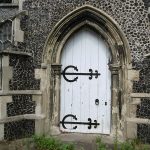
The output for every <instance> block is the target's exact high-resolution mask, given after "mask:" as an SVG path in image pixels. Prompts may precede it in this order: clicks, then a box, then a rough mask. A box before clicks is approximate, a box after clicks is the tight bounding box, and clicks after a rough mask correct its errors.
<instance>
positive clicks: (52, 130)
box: [42, 5, 131, 138]
mask: <svg viewBox="0 0 150 150" xmlns="http://www.w3.org/2000/svg"><path fill="white" fill-rule="evenodd" d="M84 26H88V27H89V28H91V29H92V30H94V31H96V32H97V33H99V34H100V35H101V36H102V37H103V39H104V41H105V42H106V43H107V44H108V45H109V49H110V52H111V55H112V60H111V62H110V63H109V68H110V70H111V81H112V84H111V86H112V88H111V93H112V96H111V97H112V98H111V104H112V106H111V124H112V125H111V134H110V136H113V137H115V136H116V134H117V136H119V137H122V138H124V137H126V130H127V129H126V117H127V116H128V110H127V99H129V92H130V91H129V90H130V88H129V89H128V83H127V82H128V70H129V69H131V57H130V49H129V44H128V42H127V39H126V37H125V35H124V33H123V32H122V30H121V29H120V27H119V25H118V24H117V23H116V22H115V21H114V20H113V19H112V18H111V17H110V16H108V15H107V14H106V13H105V12H103V11H102V10H99V9H97V8H95V7H93V6H90V5H84V6H82V7H80V8H77V9H75V10H74V11H72V12H71V13H69V14H68V15H66V16H65V17H64V18H62V19H61V20H60V21H59V22H58V23H57V24H56V25H55V27H54V28H53V30H52V31H51V33H50V34H49V36H48V38H47V41H46V43H45V46H44V50H43V58H42V62H43V63H42V67H43V68H45V69H46V71H45V73H46V75H45V76H44V78H45V79H43V80H46V81H47V83H46V84H45V85H44V84H43V87H42V99H43V106H42V109H43V110H46V111H45V113H46V119H45V127H44V130H45V131H44V132H45V134H59V133H60V132H59V113H60V112H59V109H60V71H61V64H60V59H61V51H62V49H63V47H64V44H65V43H66V42H67V40H68V38H69V37H70V36H71V35H72V34H73V33H75V32H76V31H77V30H79V29H80V28H82V27H84ZM45 66H46V67H45Z"/></svg>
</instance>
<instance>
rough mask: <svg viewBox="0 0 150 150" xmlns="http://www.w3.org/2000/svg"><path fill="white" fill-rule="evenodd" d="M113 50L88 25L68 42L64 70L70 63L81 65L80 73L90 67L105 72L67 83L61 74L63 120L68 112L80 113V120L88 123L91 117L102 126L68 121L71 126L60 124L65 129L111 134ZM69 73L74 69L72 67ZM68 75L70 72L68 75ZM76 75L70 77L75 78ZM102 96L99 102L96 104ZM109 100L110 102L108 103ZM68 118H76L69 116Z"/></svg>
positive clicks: (63, 54) (63, 57)
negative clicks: (111, 69)
mask: <svg viewBox="0 0 150 150" xmlns="http://www.w3.org/2000/svg"><path fill="white" fill-rule="evenodd" d="M109 59H110V52H109V49H108V46H107V44H106V43H105V42H104V41H103V39H102V38H101V37H100V36H99V35H98V34H97V33H95V32H94V31H92V30H90V29H88V28H84V29H81V30H79V31H78V32H77V33H75V34H74V35H73V36H72V37H71V38H70V39H69V40H68V42H67V43H66V45H65V47H64V49H63V52H62V57H61V64H62V70H64V68H65V67H67V66H68V65H73V66H77V68H78V72H83V73H88V72H89V69H93V71H94V72H95V70H98V72H99V73H101V75H100V76H99V77H98V78H97V79H95V77H93V79H92V80H89V76H78V80H77V81H76V82H67V81H66V80H65V79H64V78H63V76H62V77H61V94H60V121H62V119H63V117H64V116H66V115H67V114H73V115H76V117H77V119H78V120H77V121H79V122H88V118H91V119H92V122H94V120H97V122H98V123H100V125H99V126H98V127H97V128H96V129H95V128H94V126H92V128H91V129H88V126H87V125H77V129H72V128H73V127H74V126H75V125H69V124H67V125H66V127H67V129H64V128H63V127H62V125H60V130H61V131H64V132H80V133H102V134H109V133H110V114H111V73H110V71H109V68H108V61H109ZM67 72H74V70H73V69H68V70H67ZM66 76H67V75H66ZM74 77H75V76H74V75H72V76H70V75H69V76H67V78H68V79H73V78H74ZM95 99H99V105H95ZM105 102H107V105H105ZM65 121H75V120H74V119H73V118H71V117H68V118H67V119H66V120H65Z"/></svg>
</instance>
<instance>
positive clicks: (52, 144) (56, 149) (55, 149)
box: [33, 136, 75, 150]
mask: <svg viewBox="0 0 150 150" xmlns="http://www.w3.org/2000/svg"><path fill="white" fill-rule="evenodd" d="M33 141H34V143H35V147H36V149H37V150H75V148H74V145H73V144H65V143H62V142H61V141H60V140H58V139H55V138H53V137H45V136H34V137H33Z"/></svg>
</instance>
